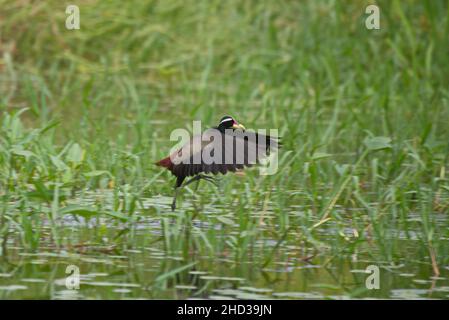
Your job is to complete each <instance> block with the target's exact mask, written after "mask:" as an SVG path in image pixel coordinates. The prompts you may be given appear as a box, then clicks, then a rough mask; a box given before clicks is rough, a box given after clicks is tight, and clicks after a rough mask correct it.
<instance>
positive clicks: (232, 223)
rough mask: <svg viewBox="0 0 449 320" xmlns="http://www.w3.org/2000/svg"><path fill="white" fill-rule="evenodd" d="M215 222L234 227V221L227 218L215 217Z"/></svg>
mask: <svg viewBox="0 0 449 320" xmlns="http://www.w3.org/2000/svg"><path fill="white" fill-rule="evenodd" d="M217 220H218V221H220V222H221V223H224V224H227V225H230V226H233V225H234V221H232V220H231V219H229V218H226V217H223V216H217Z"/></svg>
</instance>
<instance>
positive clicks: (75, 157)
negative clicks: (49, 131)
mask: <svg viewBox="0 0 449 320" xmlns="http://www.w3.org/2000/svg"><path fill="white" fill-rule="evenodd" d="M84 153H85V152H84V150H83V149H82V148H81V147H80V145H79V144H78V143H74V144H73V145H72V146H71V147H70V149H69V151H68V153H67V158H66V159H67V161H69V162H72V163H74V164H75V165H78V164H80V163H81V162H83V160H84Z"/></svg>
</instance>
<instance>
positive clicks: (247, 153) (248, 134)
mask: <svg viewBox="0 0 449 320" xmlns="http://www.w3.org/2000/svg"><path fill="white" fill-rule="evenodd" d="M245 130H246V129H245V127H244V126H243V125H241V124H239V123H238V122H237V121H235V120H234V119H233V118H232V117H230V116H225V117H223V118H222V119H221V120H220V123H219V125H218V127H215V128H211V129H208V130H206V131H205V132H203V134H201V135H197V136H194V137H192V138H191V139H190V141H189V142H187V143H186V144H184V145H183V146H182V147H181V148H180V149H179V150H177V151H175V152H173V153H172V154H171V155H170V156H168V157H166V158H164V159H162V160H160V161H158V162H156V164H157V165H158V166H161V167H164V168H167V169H168V170H170V171H171V173H172V174H173V175H174V176H176V185H175V196H174V198H173V203H172V210H174V209H175V208H176V196H177V193H178V190H179V188H180V187H181V185H182V183H183V182H184V180H185V178H186V177H188V176H193V178H191V179H190V180H188V181H187V182H186V183H184V186H187V185H188V184H190V183H192V182H194V181H198V180H200V179H203V180H206V181H209V182H212V183H214V184H215V181H214V178H213V177H211V176H206V175H203V174H202V173H206V174H207V173H212V174H214V175H215V174H218V173H222V174H226V173H227V172H228V171H232V172H235V171H236V170H237V169H243V168H244V167H245V166H247V167H249V166H251V165H253V164H256V163H258V162H259V160H260V159H263V158H266V157H267V156H268V155H269V153H270V151H274V150H276V149H277V148H278V145H279V142H278V139H277V137H270V136H269V135H264V134H260V133H256V132H252V131H245Z"/></svg>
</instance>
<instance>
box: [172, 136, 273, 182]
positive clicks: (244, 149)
mask: <svg viewBox="0 0 449 320" xmlns="http://www.w3.org/2000/svg"><path fill="white" fill-rule="evenodd" d="M278 148H279V141H278V138H277V137H270V136H267V135H264V134H260V133H256V132H253V131H245V132H241V131H238V130H237V131H230V132H226V133H224V134H223V133H221V132H220V131H218V130H217V129H209V130H206V131H205V132H204V133H203V134H202V135H198V136H194V137H193V138H192V139H191V140H190V141H189V142H188V143H186V144H185V145H184V146H183V147H182V148H181V149H180V150H179V152H180V153H181V155H178V156H179V159H178V161H179V160H181V161H180V162H178V163H177V164H175V165H174V166H173V170H172V171H173V173H174V174H175V175H177V176H178V175H180V176H193V175H196V174H198V173H201V172H204V173H213V174H218V173H222V174H225V173H227V172H228V171H232V172H234V171H236V170H238V169H243V168H244V167H245V166H246V167H250V166H252V165H254V164H257V163H258V162H259V161H260V160H261V159H263V158H266V157H267V156H268V155H269V153H270V151H276V150H277V149H278Z"/></svg>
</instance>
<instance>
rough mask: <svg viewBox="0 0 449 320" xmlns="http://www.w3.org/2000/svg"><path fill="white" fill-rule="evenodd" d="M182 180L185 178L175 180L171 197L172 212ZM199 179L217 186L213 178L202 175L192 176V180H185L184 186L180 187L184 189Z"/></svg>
mask: <svg viewBox="0 0 449 320" xmlns="http://www.w3.org/2000/svg"><path fill="white" fill-rule="evenodd" d="M184 179H185V177H180V178H178V179H177V180H176V185H175V195H174V197H173V202H172V204H171V209H172V211H174V210H175V209H176V197H177V196H178V192H179V189H180V188H181V185H182V183H183V181H184ZM201 179H203V180H205V181H208V182H210V183H213V184H214V185H215V186H218V184H217V181H215V178H214V177H211V176H206V175H203V174H198V175H196V176H194V177H193V178H191V179H190V180H187V181H186V183H184V185H182V187H186V186H188V185H189V184H191V183H192V182H194V181H199V180H201Z"/></svg>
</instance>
